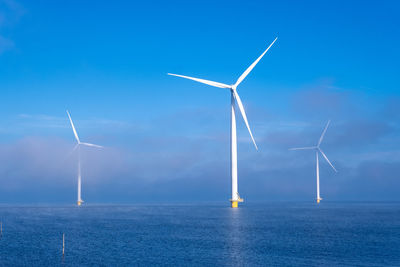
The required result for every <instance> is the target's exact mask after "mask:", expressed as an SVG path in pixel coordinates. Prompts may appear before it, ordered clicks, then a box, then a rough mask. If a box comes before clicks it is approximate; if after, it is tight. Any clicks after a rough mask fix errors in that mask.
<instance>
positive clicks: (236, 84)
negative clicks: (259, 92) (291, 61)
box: [235, 37, 278, 86]
mask: <svg viewBox="0 0 400 267" xmlns="http://www.w3.org/2000/svg"><path fill="white" fill-rule="evenodd" d="M277 39H278V37H276V38H275V40H274V41H273V42H272V43H271V44H270V45H269V46H268V48H267V49H266V50H265V51H264V53H262V54H261V56H259V57H258V58H257V59H256V61H254V62H253V64H251V65H250V67H248V68H247V70H246V71H245V72H243V74H242V75H240V77H239V79H238V80H237V82H236V83H235V86H238V85H239V84H240V83H241V82H242V81H243V80H244V78H246V76H247V75H248V74H249V73H250V71H252V69H253V68H254V67H255V66H256V65H257V63H258V61H260V59H261V58H262V57H263V56H264V55H265V53H267V51H268V50H269V49H270V48H271V46H272V45H273V44H274V43H275V42H276V40H277Z"/></svg>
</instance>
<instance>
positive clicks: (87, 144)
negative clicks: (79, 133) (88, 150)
mask: <svg viewBox="0 0 400 267" xmlns="http://www.w3.org/2000/svg"><path fill="white" fill-rule="evenodd" d="M80 144H81V145H85V146H91V147H97V148H103V146H99V145H95V144H90V143H83V142H82V143H80Z"/></svg>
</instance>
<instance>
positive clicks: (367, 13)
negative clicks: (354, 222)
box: [0, 0, 400, 204]
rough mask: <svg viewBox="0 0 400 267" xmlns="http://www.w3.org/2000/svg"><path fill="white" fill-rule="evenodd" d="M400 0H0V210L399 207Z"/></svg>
mask: <svg viewBox="0 0 400 267" xmlns="http://www.w3.org/2000/svg"><path fill="white" fill-rule="evenodd" d="M399 11H400V3H399V2H398V1H301V2H295V1H208V0H205V1H174V0H172V1H74V0H72V1H50V0H48V1H22V0H0V93H1V95H0V122H1V126H0V203H66V204H68V203H75V201H76V183H77V181H76V179H77V178H76V174H77V155H76V153H71V151H72V149H73V147H74V145H75V143H74V142H75V140H74V136H73V132H72V130H71V128H70V125H69V122H68V117H67V114H66V110H67V109H68V110H69V111H70V113H71V116H72V118H73V120H74V122H75V126H76V128H77V131H78V134H79V137H80V139H81V140H82V141H84V142H90V143H95V144H99V145H103V146H104V147H105V148H104V149H95V148H85V149H83V150H82V176H83V178H82V198H83V200H85V201H86V202H87V203H144V202H166V203H167V202H185V203H186V202H197V201H199V202H206V201H218V202H222V201H228V200H229V198H230V165H229V164H230V163H229V160H230V159H229V151H230V150H229V138H230V132H229V131H230V95H229V91H227V90H224V89H221V88H214V87H210V86H207V85H203V84H200V83H196V82H193V81H189V80H185V79H181V78H177V77H172V76H168V75H167V73H169V72H170V73H178V74H183V75H189V76H194V77H199V78H205V79H209V80H213V81H217V82H222V83H227V84H233V83H234V82H235V81H236V80H237V79H238V77H239V76H240V75H241V74H242V73H243V72H244V71H245V69H246V68H247V67H248V66H249V65H250V64H251V63H252V62H253V61H254V60H255V59H256V58H257V57H258V56H259V55H260V54H261V53H262V52H263V51H264V50H265V49H266V48H267V47H268V45H269V44H270V43H271V42H272V41H273V40H274V38H275V37H278V40H277V42H276V43H275V44H274V46H273V47H272V48H271V49H270V50H269V51H268V52H267V54H266V55H265V56H264V57H263V58H262V60H261V61H260V62H259V63H258V64H257V66H256V67H255V68H254V70H253V71H252V72H251V73H250V74H249V75H248V76H247V77H246V79H245V80H244V81H243V82H242V83H241V84H240V86H239V87H238V93H239V94H240V96H241V99H242V101H243V104H244V106H245V109H246V112H247V117H248V119H249V124H250V127H251V129H252V132H253V134H254V137H255V140H256V142H257V144H258V147H259V150H258V151H257V150H255V149H254V146H253V145H252V143H251V139H250V136H249V134H248V132H247V130H246V126H245V124H244V123H243V120H242V119H241V117H240V114H237V120H238V175H239V193H240V195H241V196H242V197H243V198H244V199H245V201H246V202H257V201H315V198H316V177H315V154H314V153H313V152H312V151H289V150H288V149H289V148H291V147H298V146H313V145H315V144H316V143H317V141H318V139H319V136H320V135H321V133H322V130H323V128H324V126H325V124H326V123H327V121H328V120H331V124H330V127H329V129H328V131H327V133H326V135H325V138H324V141H323V143H322V145H321V148H322V149H323V150H324V152H325V153H326V154H327V156H328V158H329V159H330V160H331V162H332V163H333V165H334V166H335V167H336V169H337V170H338V173H335V172H334V171H333V170H332V169H331V168H330V166H329V165H328V164H327V163H326V162H325V161H324V160H323V159H321V160H320V172H321V178H320V179H321V182H320V184H321V196H322V198H323V199H324V200H326V201H400V194H399V192H400V175H399V173H400V125H399V120H400V88H399V82H400V78H399V77H400V76H399V73H400V65H399V62H400V52H399V49H398V47H400V27H399V25H400V17H399V16H398V14H399Z"/></svg>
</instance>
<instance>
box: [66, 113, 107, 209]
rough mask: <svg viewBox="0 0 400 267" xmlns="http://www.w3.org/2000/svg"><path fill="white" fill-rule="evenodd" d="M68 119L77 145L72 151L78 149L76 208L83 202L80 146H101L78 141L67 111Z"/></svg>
mask: <svg viewBox="0 0 400 267" xmlns="http://www.w3.org/2000/svg"><path fill="white" fill-rule="evenodd" d="M67 114H68V118H69V121H70V123H71V127H72V131H73V132H74V136H75V139H76V142H77V144H76V145H75V147H74V149H73V150H72V151H75V150H76V149H78V200H77V202H76V203H77V204H78V206H80V205H82V203H83V200H82V198H81V184H82V177H81V146H90V147H97V148H102V146H99V145H95V144H90V143H84V142H81V141H80V140H79V137H78V133H77V132H76V129H75V126H74V123H73V122H72V119H71V115H70V114H69V112H68V110H67Z"/></svg>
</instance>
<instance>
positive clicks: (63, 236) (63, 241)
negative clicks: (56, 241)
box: [63, 233, 65, 256]
mask: <svg viewBox="0 0 400 267" xmlns="http://www.w3.org/2000/svg"><path fill="white" fill-rule="evenodd" d="M64 249H65V235H64V233H63V256H64Z"/></svg>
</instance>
